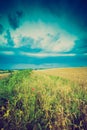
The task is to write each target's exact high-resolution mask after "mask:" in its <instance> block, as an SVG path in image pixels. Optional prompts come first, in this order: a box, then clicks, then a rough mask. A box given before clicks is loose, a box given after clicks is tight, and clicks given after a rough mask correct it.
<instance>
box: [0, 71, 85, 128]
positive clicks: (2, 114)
mask: <svg viewBox="0 0 87 130" xmlns="http://www.w3.org/2000/svg"><path fill="white" fill-rule="evenodd" d="M0 127H1V128H4V130H77V129H78V130H87V91H86V87H85V86H83V87H82V86H79V85H78V84H75V83H73V82H71V81H69V80H67V79H64V78H61V77H58V76H49V75H46V74H40V73H35V72H34V71H32V70H21V71H15V72H13V73H12V74H11V75H10V76H8V77H7V78H4V79H2V80H0ZM1 128H0V129H1Z"/></svg>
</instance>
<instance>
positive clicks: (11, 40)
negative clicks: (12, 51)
mask: <svg viewBox="0 0 87 130" xmlns="http://www.w3.org/2000/svg"><path fill="white" fill-rule="evenodd" d="M5 39H6V40H7V46H9V47H13V46H14V41H13V38H12V37H11V33H10V31H9V30H7V31H6V35H5Z"/></svg>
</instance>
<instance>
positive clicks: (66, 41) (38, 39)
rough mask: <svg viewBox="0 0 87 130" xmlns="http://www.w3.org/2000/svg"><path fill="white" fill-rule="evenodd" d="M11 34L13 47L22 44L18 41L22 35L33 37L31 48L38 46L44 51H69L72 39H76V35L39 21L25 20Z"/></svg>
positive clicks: (72, 44)
mask: <svg viewBox="0 0 87 130" xmlns="http://www.w3.org/2000/svg"><path fill="white" fill-rule="evenodd" d="M11 34H12V37H13V40H14V42H15V47H20V46H23V44H22V43H21V42H20V41H21V38H22V37H30V38H32V39H34V42H33V43H30V44H31V48H33V49H37V48H40V49H42V50H43V51H44V52H57V53H58V52H67V51H70V50H71V49H72V48H73V46H74V41H75V40H77V38H76V36H73V35H70V34H69V33H67V32H66V31H64V30H62V29H60V28H56V27H55V26H54V27H53V26H51V25H46V24H44V23H43V22H41V21H39V22H38V23H29V22H25V23H24V24H23V26H21V27H20V28H18V29H17V30H16V31H12V32H11ZM25 45H26V43H25ZM25 45H24V46H25Z"/></svg>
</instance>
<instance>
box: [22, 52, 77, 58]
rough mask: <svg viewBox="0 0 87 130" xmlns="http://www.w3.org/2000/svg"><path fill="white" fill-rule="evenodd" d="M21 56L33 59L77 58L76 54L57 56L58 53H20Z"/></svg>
mask: <svg viewBox="0 0 87 130" xmlns="http://www.w3.org/2000/svg"><path fill="white" fill-rule="evenodd" d="M20 54H21V55H25V56H29V57H30V56H31V57H56V56H75V55H76V54H74V53H73V54H57V53H28V52H20Z"/></svg>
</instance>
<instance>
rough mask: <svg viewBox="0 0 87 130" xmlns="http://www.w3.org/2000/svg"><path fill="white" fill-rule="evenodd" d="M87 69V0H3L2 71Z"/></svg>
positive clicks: (0, 23)
mask: <svg viewBox="0 0 87 130" xmlns="http://www.w3.org/2000/svg"><path fill="white" fill-rule="evenodd" d="M79 66H87V2H86V0H13V1H12V0H8V1H7V0H0V69H19V68H21V69H22V68H53V67H79Z"/></svg>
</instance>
